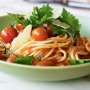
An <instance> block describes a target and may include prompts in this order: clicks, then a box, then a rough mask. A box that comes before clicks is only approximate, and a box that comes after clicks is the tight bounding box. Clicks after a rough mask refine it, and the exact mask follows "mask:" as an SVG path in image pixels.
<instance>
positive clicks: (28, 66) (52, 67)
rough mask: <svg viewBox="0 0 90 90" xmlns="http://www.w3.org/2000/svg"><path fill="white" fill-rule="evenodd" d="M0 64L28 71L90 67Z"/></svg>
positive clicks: (2, 62)
mask: <svg viewBox="0 0 90 90" xmlns="http://www.w3.org/2000/svg"><path fill="white" fill-rule="evenodd" d="M0 64H4V65H7V66H11V67H17V68H28V69H71V68H80V67H87V66H88V67H90V63H84V64H80V65H69V66H33V65H23V64H16V63H10V62H5V61H0Z"/></svg>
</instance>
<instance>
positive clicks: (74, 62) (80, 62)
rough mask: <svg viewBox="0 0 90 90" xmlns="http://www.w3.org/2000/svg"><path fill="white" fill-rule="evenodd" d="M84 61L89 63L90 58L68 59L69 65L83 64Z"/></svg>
mask: <svg viewBox="0 0 90 90" xmlns="http://www.w3.org/2000/svg"><path fill="white" fill-rule="evenodd" d="M84 63H90V59H80V60H75V59H73V60H70V65H78V64H84Z"/></svg>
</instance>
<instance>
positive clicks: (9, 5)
mask: <svg viewBox="0 0 90 90" xmlns="http://www.w3.org/2000/svg"><path fill="white" fill-rule="evenodd" d="M34 5H37V4H31V3H27V2H23V1H22V0H19V2H18V0H7V1H6V0H3V1H1V0H0V16H3V15H6V13H7V12H9V13H10V12H11V13H23V12H29V11H30V10H32V7H33V6H34ZM40 5H41V4H38V5H37V6H40ZM52 6H53V7H54V6H55V5H53V4H52ZM63 7H65V6H62V5H57V9H58V8H63ZM66 8H67V9H68V10H69V11H70V12H72V13H74V14H76V15H81V16H87V17H90V10H83V9H75V8H68V7H66ZM85 89H86V90H90V76H86V77H83V78H78V79H74V80H68V81H59V82H39V81H27V80H21V79H18V78H15V77H12V76H10V75H7V74H4V73H2V72H0V90H85Z"/></svg>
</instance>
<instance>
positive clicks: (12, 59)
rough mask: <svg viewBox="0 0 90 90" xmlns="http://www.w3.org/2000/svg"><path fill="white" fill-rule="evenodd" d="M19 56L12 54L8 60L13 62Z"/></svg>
mask: <svg viewBox="0 0 90 90" xmlns="http://www.w3.org/2000/svg"><path fill="white" fill-rule="evenodd" d="M16 58H17V57H16V56H15V55H10V56H9V58H8V59H7V62H13V61H14V60H15V59H16Z"/></svg>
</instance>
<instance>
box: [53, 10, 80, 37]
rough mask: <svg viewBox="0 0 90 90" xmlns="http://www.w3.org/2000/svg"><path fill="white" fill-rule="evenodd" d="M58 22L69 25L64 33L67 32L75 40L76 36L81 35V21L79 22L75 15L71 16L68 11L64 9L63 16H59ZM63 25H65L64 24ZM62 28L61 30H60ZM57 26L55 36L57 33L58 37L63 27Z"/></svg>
mask: <svg viewBox="0 0 90 90" xmlns="http://www.w3.org/2000/svg"><path fill="white" fill-rule="evenodd" d="M57 20H59V21H60V22H62V23H65V24H67V25H69V28H66V29H65V28H63V27H62V28H63V29H64V30H63V31H66V32H67V33H68V34H69V35H70V36H72V37H73V38H75V37H76V36H79V35H80V30H79V29H80V26H81V25H80V24H79V21H78V19H76V17H75V16H74V15H73V14H71V13H70V12H68V11H67V10H66V9H63V11H62V13H61V16H59V17H58V18H57ZM65 24H64V25H65ZM62 25H63V24H62ZM59 27H60V28H59ZM59 27H58V26H57V25H56V28H57V29H56V30H57V31H55V30H54V29H53V28H52V29H53V34H54V33H55V32H57V33H56V34H57V35H59V34H60V33H58V32H60V29H61V26H59Z"/></svg>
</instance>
